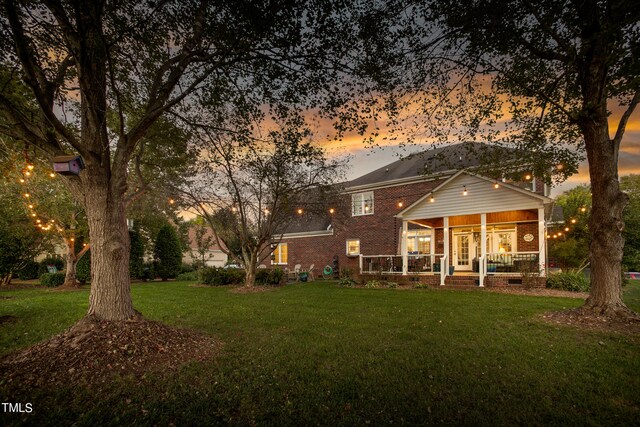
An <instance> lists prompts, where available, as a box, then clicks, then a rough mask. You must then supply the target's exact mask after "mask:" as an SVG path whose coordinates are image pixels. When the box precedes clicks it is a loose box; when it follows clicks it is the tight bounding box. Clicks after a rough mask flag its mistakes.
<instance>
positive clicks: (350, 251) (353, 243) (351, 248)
mask: <svg viewBox="0 0 640 427" xmlns="http://www.w3.org/2000/svg"><path fill="white" fill-rule="evenodd" d="M356 255H360V240H358V239H347V256H356Z"/></svg>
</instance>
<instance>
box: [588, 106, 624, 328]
mask: <svg viewBox="0 0 640 427" xmlns="http://www.w3.org/2000/svg"><path fill="white" fill-rule="evenodd" d="M599 119H600V120H597V119H596V118H591V120H587V121H585V122H583V123H582V126H581V128H582V131H583V134H584V137H585V143H586V144H585V145H586V148H587V157H588V160H589V175H590V178H591V194H592V197H591V199H592V202H591V204H592V208H591V216H590V218H589V229H590V233H591V243H590V246H589V256H590V261H591V291H590V293H589V298H588V299H587V301H586V303H585V305H584V306H583V309H584V310H587V311H591V312H594V313H596V314H603V315H611V316H617V315H623V316H627V315H628V314H629V313H631V311H630V310H629V309H628V308H627V307H626V305H625V304H624V302H622V255H623V249H624V237H623V236H622V231H623V229H624V222H623V220H622V211H623V209H624V207H625V206H626V205H627V203H628V200H629V198H628V196H627V195H626V194H624V193H622V192H621V191H620V186H619V182H618V155H617V147H616V146H615V144H614V143H613V141H611V140H610V138H609V134H608V126H607V119H606V116H602V117H600V118H599Z"/></svg>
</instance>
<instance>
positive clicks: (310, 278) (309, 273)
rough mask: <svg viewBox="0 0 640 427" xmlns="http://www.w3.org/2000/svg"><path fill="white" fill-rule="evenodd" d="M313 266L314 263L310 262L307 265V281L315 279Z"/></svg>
mask: <svg viewBox="0 0 640 427" xmlns="http://www.w3.org/2000/svg"><path fill="white" fill-rule="evenodd" d="M314 266H315V264H311V265H310V266H309V270H307V277H308V278H309V281H312V280H316V276H315V275H314V274H313V267H314Z"/></svg>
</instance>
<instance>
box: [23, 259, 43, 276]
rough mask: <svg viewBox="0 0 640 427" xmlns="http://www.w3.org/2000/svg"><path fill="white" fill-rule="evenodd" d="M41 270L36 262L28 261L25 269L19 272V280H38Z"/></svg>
mask: <svg viewBox="0 0 640 427" xmlns="http://www.w3.org/2000/svg"><path fill="white" fill-rule="evenodd" d="M39 270H40V264H38V263H37V262H35V261H27V263H26V264H25V266H24V267H22V268H21V269H20V271H18V279H20V280H32V279H37V278H38V272H39Z"/></svg>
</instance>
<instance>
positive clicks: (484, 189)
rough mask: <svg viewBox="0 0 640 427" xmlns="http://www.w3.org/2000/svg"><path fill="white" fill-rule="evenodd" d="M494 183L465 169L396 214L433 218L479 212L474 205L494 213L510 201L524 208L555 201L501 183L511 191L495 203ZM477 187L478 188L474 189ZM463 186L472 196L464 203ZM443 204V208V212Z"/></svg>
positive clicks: (501, 184) (501, 187) (503, 188)
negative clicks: (432, 200)
mask: <svg viewBox="0 0 640 427" xmlns="http://www.w3.org/2000/svg"><path fill="white" fill-rule="evenodd" d="M495 183H496V181H494V180H492V179H490V178H487V177H484V176H481V175H477V174H474V173H471V172H468V171H463V170H461V171H458V172H457V173H455V174H454V175H453V176H451V177H450V178H449V179H447V180H446V181H444V182H443V183H442V184H440V185H438V186H437V187H436V188H434V189H433V190H432V191H430V192H428V193H426V194H425V195H424V196H422V197H421V198H420V199H418V200H416V201H415V202H414V203H412V204H411V205H410V206H408V207H406V208H405V209H403V210H402V211H401V212H399V213H398V214H397V215H396V217H399V218H411V217H413V216H416V215H417V216H424V215H429V213H431V214H432V215H433V216H434V217H437V216H441V215H445V214H450V215H461V214H463V213H462V212H465V213H466V214H471V213H476V212H475V211H474V208H477V210H478V212H480V211H481V212H491V211H492V209H493V208H495V209H496V211H501V210H504V208H505V205H509V204H510V203H516V205H514V206H519V208H522V206H523V205H521V204H524V205H531V206H530V207H538V206H540V207H542V206H543V205H546V204H549V203H551V202H552V199H550V198H549V197H546V196H542V195H540V194H537V193H534V192H532V191H528V190H525V189H523V188H520V187H518V186H516V185H510V184H507V183H504V182H500V183H498V186H499V189H500V190H501V191H507V192H508V193H503V196H502V198H501V200H500V203H496V202H495V199H494V196H493V193H492V192H493V191H496V190H488V189H489V188H492V187H493V185H494V184H495ZM477 184H481V186H480V187H477ZM457 185H459V186H460V188H455V189H454V186H457ZM474 186H475V188H473V187H474ZM462 188H464V189H465V190H467V189H469V193H470V194H469V196H465V203H464V204H463V203H461V195H460V193H459V192H458V191H462ZM506 194H511V196H509V197H508V198H505V197H504V195H506ZM516 194H517V196H516ZM431 195H435V199H436V200H437V201H438V203H436V204H432V203H429V202H427V199H430V198H431ZM443 196H445V197H444V198H445V200H446V201H445V202H444V205H443V204H442V203H441V202H440V199H442V197H443ZM534 201H535V202H534ZM532 203H533V204H532ZM443 206H444V209H445V210H444V211H442V209H443ZM458 211H459V212H458ZM427 217H428V216H427Z"/></svg>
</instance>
